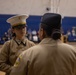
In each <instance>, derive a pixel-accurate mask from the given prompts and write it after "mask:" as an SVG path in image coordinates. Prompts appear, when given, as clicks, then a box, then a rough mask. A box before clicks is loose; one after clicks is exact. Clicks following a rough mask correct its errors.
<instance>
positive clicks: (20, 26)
mask: <svg viewBox="0 0 76 75" xmlns="http://www.w3.org/2000/svg"><path fill="white" fill-rule="evenodd" d="M25 27H27V26H26V25H25V24H23V25H17V26H14V27H12V28H13V29H14V28H15V29H17V30H20V29H23V28H25Z"/></svg>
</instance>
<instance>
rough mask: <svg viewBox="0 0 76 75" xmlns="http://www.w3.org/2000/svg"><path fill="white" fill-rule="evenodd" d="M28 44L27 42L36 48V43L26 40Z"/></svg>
mask: <svg viewBox="0 0 76 75" xmlns="http://www.w3.org/2000/svg"><path fill="white" fill-rule="evenodd" d="M26 42H27V43H28V44H30V45H32V46H34V45H35V43H34V42H32V41H30V40H28V39H26Z"/></svg>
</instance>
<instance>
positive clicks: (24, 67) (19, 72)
mask: <svg viewBox="0 0 76 75" xmlns="http://www.w3.org/2000/svg"><path fill="white" fill-rule="evenodd" d="M26 52H27V51H25V52H23V53H21V54H20V55H19V57H18V58H17V60H16V62H15V64H14V67H13V68H12V70H11V72H10V75H28V65H29V54H28V53H26Z"/></svg>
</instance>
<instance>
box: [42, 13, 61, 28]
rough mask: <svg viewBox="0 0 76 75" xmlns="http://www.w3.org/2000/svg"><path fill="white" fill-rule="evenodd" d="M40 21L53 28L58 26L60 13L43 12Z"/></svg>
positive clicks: (59, 25) (59, 24)
mask: <svg viewBox="0 0 76 75" xmlns="http://www.w3.org/2000/svg"><path fill="white" fill-rule="evenodd" d="M41 23H42V24H46V25H47V26H51V27H53V28H60V27H61V15H60V14H57V13H45V14H44V15H43V16H42V18H41Z"/></svg>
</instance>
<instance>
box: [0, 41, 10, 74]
mask: <svg viewBox="0 0 76 75" xmlns="http://www.w3.org/2000/svg"><path fill="white" fill-rule="evenodd" d="M8 49H9V42H6V43H5V44H4V45H3V46H2V48H1V52H0V71H3V72H7V73H9V72H10V70H11V66H10V65H9V64H8V63H9V52H8Z"/></svg>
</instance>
